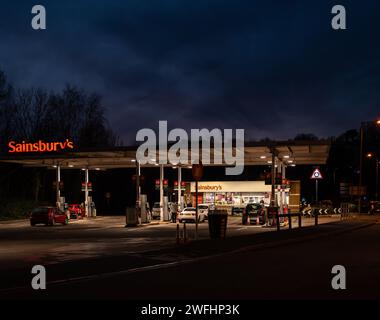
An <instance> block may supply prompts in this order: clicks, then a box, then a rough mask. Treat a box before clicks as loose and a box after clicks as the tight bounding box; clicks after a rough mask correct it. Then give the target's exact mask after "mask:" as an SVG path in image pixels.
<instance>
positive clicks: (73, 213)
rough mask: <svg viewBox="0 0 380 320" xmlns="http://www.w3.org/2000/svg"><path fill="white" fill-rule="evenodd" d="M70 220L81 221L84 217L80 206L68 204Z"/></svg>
mask: <svg viewBox="0 0 380 320" xmlns="http://www.w3.org/2000/svg"><path fill="white" fill-rule="evenodd" d="M68 210H69V213H70V219H82V218H83V217H84V216H85V212H84V208H82V206H81V205H80V204H69V207H68Z"/></svg>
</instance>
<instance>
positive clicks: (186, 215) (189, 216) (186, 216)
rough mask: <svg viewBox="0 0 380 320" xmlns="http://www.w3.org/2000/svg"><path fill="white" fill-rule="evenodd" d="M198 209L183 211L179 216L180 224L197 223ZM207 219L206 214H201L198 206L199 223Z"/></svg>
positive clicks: (189, 208) (190, 208) (192, 208)
mask: <svg viewBox="0 0 380 320" xmlns="http://www.w3.org/2000/svg"><path fill="white" fill-rule="evenodd" d="M195 214H196V209H195V208H194V207H188V208H185V209H183V210H182V211H181V212H180V213H179V215H178V222H180V223H181V222H195ZM205 219H206V215H205V213H200V210H199V206H198V222H203V221H205Z"/></svg>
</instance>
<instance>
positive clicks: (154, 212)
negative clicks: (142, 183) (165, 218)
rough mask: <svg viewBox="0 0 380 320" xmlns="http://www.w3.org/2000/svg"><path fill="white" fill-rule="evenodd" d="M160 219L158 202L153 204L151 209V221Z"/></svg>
mask: <svg viewBox="0 0 380 320" xmlns="http://www.w3.org/2000/svg"><path fill="white" fill-rule="evenodd" d="M160 217H161V207H160V203H159V202H155V203H154V204H153V208H152V219H160Z"/></svg>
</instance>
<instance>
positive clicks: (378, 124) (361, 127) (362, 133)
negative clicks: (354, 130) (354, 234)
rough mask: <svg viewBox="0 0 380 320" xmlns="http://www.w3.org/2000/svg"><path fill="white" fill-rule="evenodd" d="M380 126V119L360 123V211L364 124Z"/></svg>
mask: <svg viewBox="0 0 380 320" xmlns="http://www.w3.org/2000/svg"><path fill="white" fill-rule="evenodd" d="M373 123H375V125H377V126H380V119H378V120H376V121H374V122H373V121H366V122H362V123H361V124H360V159H359V208H358V209H359V213H361V211H362V185H363V174H362V171H363V140H364V131H363V126H364V125H368V124H373Z"/></svg>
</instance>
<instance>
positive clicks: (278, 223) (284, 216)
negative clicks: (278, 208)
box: [276, 212, 318, 231]
mask: <svg viewBox="0 0 380 320" xmlns="http://www.w3.org/2000/svg"><path fill="white" fill-rule="evenodd" d="M317 216H318V215H317ZM292 217H298V228H302V213H301V212H299V213H284V214H276V226H277V231H280V230H281V225H280V218H288V225H289V229H292ZM315 221H316V225H317V224H318V218H316V220H315Z"/></svg>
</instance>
